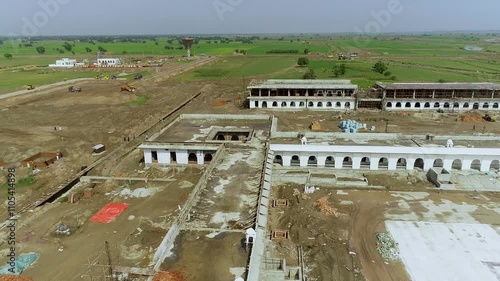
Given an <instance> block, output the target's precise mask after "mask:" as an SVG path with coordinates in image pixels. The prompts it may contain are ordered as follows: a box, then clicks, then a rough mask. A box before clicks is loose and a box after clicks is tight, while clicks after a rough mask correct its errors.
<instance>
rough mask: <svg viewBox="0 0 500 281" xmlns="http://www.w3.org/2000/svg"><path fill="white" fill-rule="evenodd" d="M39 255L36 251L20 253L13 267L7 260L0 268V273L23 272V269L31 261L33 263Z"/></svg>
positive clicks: (30, 263)
mask: <svg viewBox="0 0 500 281" xmlns="http://www.w3.org/2000/svg"><path fill="white" fill-rule="evenodd" d="M39 256H40V254H37V253H27V254H22V255H20V256H19V257H17V260H16V262H15V266H14V268H13V264H10V263H9V262H8V263H7V264H6V265H5V266H4V267H2V268H0V275H3V274H10V275H20V274H21V273H23V271H25V270H26V269H28V268H29V267H30V266H31V265H32V264H33V263H35V261H36V260H37V259H38V257H39ZM9 269H10V270H9ZM12 269H13V270H12ZM12 271H14V272H12Z"/></svg>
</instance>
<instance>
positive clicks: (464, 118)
mask: <svg viewBox="0 0 500 281" xmlns="http://www.w3.org/2000/svg"><path fill="white" fill-rule="evenodd" d="M460 121H462V122H483V121H484V120H483V118H482V117H481V116H471V115H465V116H460Z"/></svg>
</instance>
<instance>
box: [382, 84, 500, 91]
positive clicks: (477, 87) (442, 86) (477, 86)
mask: <svg viewBox="0 0 500 281" xmlns="http://www.w3.org/2000/svg"><path fill="white" fill-rule="evenodd" d="M377 86H380V87H382V88H384V89H386V90H406V89H412V90H500V85H499V84H495V83H381V82H378V83H377Z"/></svg>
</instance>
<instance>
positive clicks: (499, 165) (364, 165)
mask: <svg viewBox="0 0 500 281" xmlns="http://www.w3.org/2000/svg"><path fill="white" fill-rule="evenodd" d="M372 161H376V165H372ZM274 163H276V164H278V165H281V166H283V157H282V156H281V155H276V156H275V157H274ZM424 163H425V161H424V159H423V158H417V159H415V160H413V161H412V163H408V161H407V159H406V158H399V159H397V161H396V166H395V168H396V169H397V170H407V169H415V168H419V169H424ZM301 164H302V163H301V158H300V157H299V156H298V155H293V156H292V157H291V160H290V166H295V167H299V166H306V165H301ZM408 164H411V165H408ZM307 166H308V167H318V166H324V167H332V168H333V167H336V168H352V167H353V159H352V158H351V157H349V156H346V157H344V158H343V159H342V162H341V163H340V164H339V165H336V163H335V157H333V156H328V157H326V159H325V162H324V163H318V158H317V157H316V156H314V155H311V156H309V157H308V159H307ZM481 166H482V163H481V160H479V159H476V160H473V161H472V162H471V164H470V167H464V165H463V161H462V160H461V159H455V160H454V161H453V162H452V163H451V169H454V170H467V169H472V170H478V171H480V170H481ZM374 167H376V169H378V170H388V169H389V159H388V158H386V157H381V158H370V157H363V158H361V161H360V163H359V168H360V169H367V170H369V169H373V168H374ZM432 167H434V168H443V167H444V161H443V159H441V158H437V159H434V161H433V163H432ZM489 168H490V170H500V161H499V160H494V161H491V163H490V167H489Z"/></svg>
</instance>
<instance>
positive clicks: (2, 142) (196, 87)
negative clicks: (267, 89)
mask: <svg viewBox="0 0 500 281" xmlns="http://www.w3.org/2000/svg"><path fill="white" fill-rule="evenodd" d="M200 63H205V62H194V63H192V64H182V65H179V64H175V65H165V66H164V67H163V68H161V69H159V72H158V73H154V74H153V75H151V76H150V77H146V78H143V80H141V81H133V80H132V82H129V83H130V84H132V85H134V86H136V88H137V91H135V92H134V93H129V92H120V86H122V85H124V84H126V83H127V81H116V80H109V81H102V80H95V81H89V82H80V83H78V84H77V85H76V86H78V87H82V89H83V90H82V92H81V93H68V90H67V87H66V86H64V87H55V88H51V89H49V90H44V91H43V92H40V93H34V94H28V95H23V96H17V97H13V98H9V99H5V100H1V101H0V118H1V119H2V120H3V122H2V123H1V124H0V155H1V156H0V157H1V159H0V160H3V161H4V162H5V163H6V165H9V166H11V165H13V166H15V167H17V172H16V178H17V180H18V181H19V180H20V179H22V178H24V177H25V176H26V175H27V174H28V172H29V171H28V169H26V168H21V167H20V161H21V160H22V159H25V158H27V157H29V156H31V155H33V154H36V153H38V152H41V151H60V152H62V154H63V158H61V160H59V161H57V162H56V163H55V164H54V165H51V166H49V167H48V168H46V169H43V170H42V171H41V172H40V173H38V174H37V175H36V180H37V182H36V183H35V184H33V185H31V186H29V187H22V188H21V187H20V188H19V189H18V190H17V193H18V194H17V195H18V198H17V199H18V204H17V208H18V209H21V208H22V207H23V206H24V205H27V204H29V203H31V202H34V201H36V199H37V198H38V197H40V196H41V195H42V194H44V192H45V191H46V190H47V189H50V188H53V187H56V186H58V185H59V184H61V183H62V182H64V181H67V180H68V179H71V178H72V176H74V175H75V174H76V173H78V172H79V171H80V168H81V167H82V166H88V165H90V164H91V163H93V162H94V161H96V160H97V159H98V158H99V157H101V156H93V155H92V146H94V145H96V144H99V143H102V144H104V145H105V146H106V149H107V151H108V152H109V151H112V150H113V149H114V148H116V147H118V146H119V145H121V144H122V143H123V142H124V137H130V138H133V137H134V135H137V134H139V133H140V132H142V131H143V130H144V129H146V128H147V127H148V126H150V125H151V124H153V123H155V122H156V121H157V120H158V119H159V118H160V117H162V116H163V115H164V114H165V113H166V112H169V111H170V110H171V109H173V108H174V107H176V106H177V105H178V104H179V103H181V102H182V101H184V100H186V98H187V97H189V96H192V95H193V94H195V93H198V92H200V90H201V89H202V88H204V86H205V85H204V84H202V83H177V82H173V81H172V79H171V77H172V75H174V74H176V73H179V72H181V71H185V70H187V69H191V68H193V67H196V66H197V65H199V64H200ZM208 94H209V93H207V95H208ZM138 97H146V99H147V100H146V103H145V104H140V105H139V104H137V105H136V104H133V103H132V102H134V101H136V100H137V98H138ZM54 127H57V128H58V129H59V127H60V128H61V130H54ZM104 155H105V154H104ZM115 165H116V164H115V163H113V165H112V166H111V167H112V168H114V166H115ZM110 170H112V169H110ZM5 173H6V172H5V171H0V174H1V176H2V177H1V180H0V184H2V183H3V181H4V180H5V177H4V175H5ZM2 208H3V206H2ZM4 213H5V212H2V214H4Z"/></svg>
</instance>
